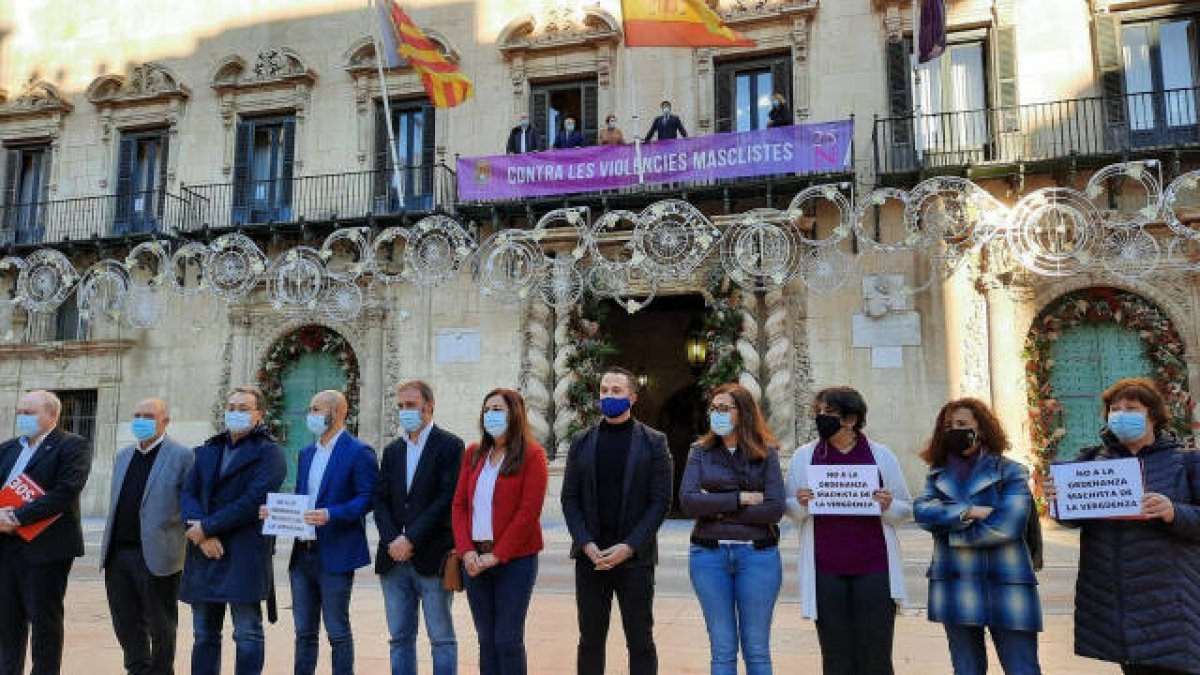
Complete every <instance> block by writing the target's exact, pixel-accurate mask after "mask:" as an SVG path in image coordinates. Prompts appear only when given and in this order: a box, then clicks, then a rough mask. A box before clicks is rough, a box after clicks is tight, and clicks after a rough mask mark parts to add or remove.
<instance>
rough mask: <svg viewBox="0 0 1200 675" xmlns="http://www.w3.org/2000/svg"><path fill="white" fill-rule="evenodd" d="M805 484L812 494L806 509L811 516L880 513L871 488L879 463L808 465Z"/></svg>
mask: <svg viewBox="0 0 1200 675" xmlns="http://www.w3.org/2000/svg"><path fill="white" fill-rule="evenodd" d="M808 487H809V488H810V489H811V490H812V491H813V498H812V499H811V500H810V501H809V502H808V512H809V513H811V514H813V515H814V516H832V515H838V516H878V515H879V514H881V513H882V510H881V509H880V508H879V502H877V501H875V498H874V497H873V496H872V495H874V493H875V491H876V490H878V489H879V467H877V466H875V465H874V464H842V465H837V464H831V465H824V464H820V465H814V466H810V467H808Z"/></svg>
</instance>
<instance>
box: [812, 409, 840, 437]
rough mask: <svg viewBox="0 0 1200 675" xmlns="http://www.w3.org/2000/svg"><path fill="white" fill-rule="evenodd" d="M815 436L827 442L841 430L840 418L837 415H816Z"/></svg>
mask: <svg viewBox="0 0 1200 675" xmlns="http://www.w3.org/2000/svg"><path fill="white" fill-rule="evenodd" d="M816 421H817V435H818V436H820V437H821V440H823V441H827V440H829V439H830V438H832V437H833V435H834V434H836V433H837V432H839V431H841V430H842V418H840V417H838V416H837V415H817V420H816Z"/></svg>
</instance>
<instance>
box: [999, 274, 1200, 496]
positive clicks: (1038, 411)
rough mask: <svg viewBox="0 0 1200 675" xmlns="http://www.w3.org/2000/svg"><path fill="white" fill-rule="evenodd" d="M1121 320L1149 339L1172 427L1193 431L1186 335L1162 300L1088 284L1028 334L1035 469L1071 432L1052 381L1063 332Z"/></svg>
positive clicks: (1046, 314)
mask: <svg viewBox="0 0 1200 675" xmlns="http://www.w3.org/2000/svg"><path fill="white" fill-rule="evenodd" d="M1096 323H1116V324H1120V325H1122V326H1125V327H1126V328H1128V329H1130V330H1134V331H1137V333H1138V334H1139V335H1140V336H1141V338H1142V341H1143V343H1144V344H1145V345H1146V356H1147V358H1148V359H1149V361H1150V364H1151V367H1152V368H1153V373H1152V377H1153V379H1154V381H1155V382H1156V383H1157V384H1158V387H1159V389H1160V391H1162V393H1163V397H1164V398H1165V399H1166V403H1167V408H1168V410H1169V411H1170V413H1171V428H1172V429H1173V430H1174V431H1175V433H1176V434H1178V435H1179V437H1180V438H1187V437H1189V436H1191V435H1192V433H1193V432H1194V430H1195V429H1194V428H1193V424H1192V413H1193V410H1194V409H1195V406H1196V403H1195V401H1194V400H1192V397H1191V394H1190V393H1189V392H1188V386H1187V364H1186V363H1185V362H1184V360H1183V354H1184V347H1183V338H1182V337H1181V336H1180V335H1179V332H1178V331H1176V330H1175V327H1174V326H1173V325H1172V324H1171V319H1170V318H1169V317H1168V316H1167V314H1166V313H1165V312H1163V311H1162V310H1161V309H1160V308H1159V307H1158V306H1157V305H1155V304H1154V303H1152V302H1150V301H1149V300H1147V299H1146V298H1143V297H1142V296H1140V295H1137V294H1136V293H1130V292H1127V291H1122V290H1118V289H1115V288H1088V289H1084V290H1080V291H1074V292H1071V293H1068V294H1066V295H1064V296H1062V297H1060V298H1058V299H1057V300H1055V301H1054V302H1053V303H1051V304H1050V305H1049V306H1048V307H1047V308H1046V309H1044V310H1043V311H1042V312H1041V313H1040V314H1039V315H1038V317H1037V319H1036V320H1034V322H1033V326H1032V327H1031V328H1030V330H1029V335H1028V336H1027V337H1026V339H1025V350H1024V354H1023V355H1024V357H1025V364H1026V365H1025V379H1026V384H1027V390H1028V394H1029V401H1028V402H1029V416H1030V421H1031V422H1032V424H1031V425H1030V427H1031V434H1032V440H1033V449H1034V455H1035V466H1034V471H1035V473H1036V474H1038V475H1040V474H1042V473H1043V472H1044V471H1045V469H1046V465H1047V464H1049V462H1050V460H1051V459H1052V458H1053V457H1054V455H1055V453H1057V451H1058V444H1059V441H1061V440H1062V438H1063V436H1064V435H1065V434H1066V430H1065V429H1064V428H1063V427H1062V403H1061V402H1059V401H1058V399H1056V398H1055V396H1054V391H1053V390H1052V388H1051V386H1050V371H1051V369H1052V368H1053V366H1054V361H1053V360H1052V359H1051V358H1050V352H1051V349H1052V347H1053V346H1054V343H1055V342H1057V341H1058V339H1059V338H1060V337H1061V336H1062V334H1063V333H1064V332H1065V331H1067V330H1070V329H1071V328H1075V327H1077V326H1081V325H1088V324H1096Z"/></svg>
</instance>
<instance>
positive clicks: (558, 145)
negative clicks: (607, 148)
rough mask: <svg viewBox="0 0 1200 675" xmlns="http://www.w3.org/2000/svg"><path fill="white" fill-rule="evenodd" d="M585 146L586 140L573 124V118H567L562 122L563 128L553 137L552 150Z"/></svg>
mask: <svg viewBox="0 0 1200 675" xmlns="http://www.w3.org/2000/svg"><path fill="white" fill-rule="evenodd" d="M585 145H587V138H586V137H585V136H584V135H583V132H582V131H580V130H579V127H578V126H576V124H575V118H574V117H568V118H567V119H565V120H563V128H562V130H561V131H559V132H558V134H557V135H555V137H554V149H555V150H565V149H566V148H582V147H583V146H585Z"/></svg>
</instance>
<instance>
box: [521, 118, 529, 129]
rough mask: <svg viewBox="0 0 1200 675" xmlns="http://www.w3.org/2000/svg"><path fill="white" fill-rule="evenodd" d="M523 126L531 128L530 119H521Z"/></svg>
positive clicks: (523, 127)
mask: <svg viewBox="0 0 1200 675" xmlns="http://www.w3.org/2000/svg"><path fill="white" fill-rule="evenodd" d="M521 128H522V129H527V128H529V120H521Z"/></svg>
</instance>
